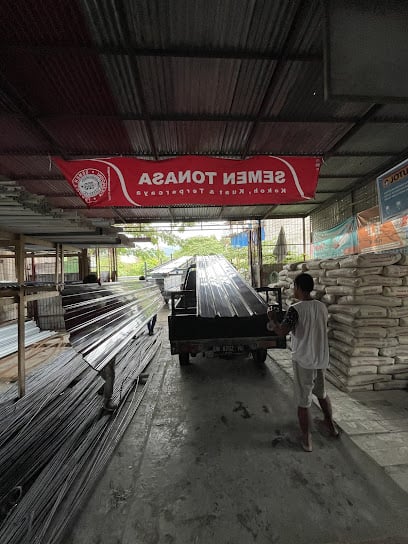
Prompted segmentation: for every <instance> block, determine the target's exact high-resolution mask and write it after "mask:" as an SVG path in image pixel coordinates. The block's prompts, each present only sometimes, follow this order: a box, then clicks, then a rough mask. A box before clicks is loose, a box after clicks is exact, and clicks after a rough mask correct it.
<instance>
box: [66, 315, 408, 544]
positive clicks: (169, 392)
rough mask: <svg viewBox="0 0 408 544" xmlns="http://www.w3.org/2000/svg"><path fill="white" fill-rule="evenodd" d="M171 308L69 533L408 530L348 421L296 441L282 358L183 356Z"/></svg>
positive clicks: (314, 535)
mask: <svg viewBox="0 0 408 544" xmlns="http://www.w3.org/2000/svg"><path fill="white" fill-rule="evenodd" d="M165 319H166V312H163V314H162V315H161V316H160V320H161V323H162V326H163V327H164V329H163V340H164V347H163V350H162V354H161V359H160V361H159V363H158V364H157V365H156V367H155V368H150V369H149V372H150V373H152V374H153V379H152V381H151V384H150V391H149V393H148V394H147V395H146V397H145V399H144V401H143V403H142V405H141V406H140V408H139V410H138V412H137V414H136V417H135V418H134V420H133V422H132V424H131V425H130V427H129V428H128V430H127V432H126V434H125V437H124V439H123V440H122V442H121V443H120V444H119V446H118V448H117V450H116V452H115V454H114V456H113V458H112V460H111V462H110V464H109V465H108V466H107V469H106V472H105V474H104V476H103V478H102V479H101V481H100V482H99V484H98V485H97V487H96V488H95V490H94V492H93V494H92V496H91V497H90V498H89V501H88V503H87V505H86V507H85V508H84V509H83V512H82V514H81V515H80V516H79V519H77V520H76V522H75V524H74V526H73V527H72V530H71V533H70V535H69V536H67V538H66V539H65V541H64V544H85V543H86V544H139V543H140V544H156V543H158V544H195V543H202V544H207V543H208V544H241V543H242V544H244V543H245V544H251V543H255V542H256V543H259V544H264V543H265V544H266V543H275V544H277V543H279V544H306V543H308V544H311V543H313V544H323V543H325V544H326V543H335V542H342V543H345V542H361V541H366V540H369V539H374V540H373V542H376V543H377V542H378V543H379V542H384V540H383V539H384V538H386V537H394V538H393V539H392V540H389V541H388V540H387V542H389V543H390V544H391V542H392V543H394V542H395V543H400V542H401V543H402V542H407V541H408V540H405V539H403V537H405V535H408V495H407V494H406V493H404V491H403V490H402V489H401V488H400V487H398V486H397V485H396V484H395V482H394V481H393V480H392V479H391V478H389V476H388V475H387V474H386V473H385V471H384V470H382V469H381V467H380V466H379V465H378V464H377V463H375V462H374V461H373V460H372V459H370V458H369V457H368V456H367V455H365V454H364V453H363V452H362V451H361V450H360V449H359V448H358V447H357V446H356V445H355V444H354V443H353V442H352V440H351V439H349V438H348V436H347V435H346V434H345V433H344V434H343V435H342V438H341V440H339V441H335V440H328V439H326V438H324V437H323V436H321V435H320V434H318V433H317V432H316V433H314V452H313V453H304V452H303V451H301V450H300V448H299V446H298V437H297V426H296V419H295V411H294V409H293V404H292V383H291V379H290V377H289V376H288V375H287V374H286V373H285V372H284V371H283V370H282V369H281V368H280V367H279V366H278V365H276V364H275V363H274V362H273V361H272V360H271V359H269V360H268V361H267V364H266V366H265V367H264V368H259V367H257V366H256V365H254V363H253V361H252V360H251V359H250V358H240V359H234V360H227V359H205V358H201V357H197V358H195V359H193V360H192V361H193V364H192V365H190V366H188V367H182V368H180V366H179V364H178V360H177V357H171V355H170V352H169V346H168V341H167V330H166V328H165ZM318 414H319V412H318V410H317V409H314V415H318ZM397 537H398V538H397ZM378 539H379V540H378Z"/></svg>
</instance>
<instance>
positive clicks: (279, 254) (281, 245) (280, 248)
mask: <svg viewBox="0 0 408 544" xmlns="http://www.w3.org/2000/svg"><path fill="white" fill-rule="evenodd" d="M287 252H288V244H287V241H286V234H285V229H284V228H283V227H281V229H280V231H279V236H278V239H277V240H276V246H275V247H274V250H273V254H274V256H275V257H276V262H278V263H282V262H283V260H284V258H285V257H286V254H287Z"/></svg>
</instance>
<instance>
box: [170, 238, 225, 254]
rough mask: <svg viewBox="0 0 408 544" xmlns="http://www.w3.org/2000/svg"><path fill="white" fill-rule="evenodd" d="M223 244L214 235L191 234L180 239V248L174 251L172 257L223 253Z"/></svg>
mask: <svg viewBox="0 0 408 544" xmlns="http://www.w3.org/2000/svg"><path fill="white" fill-rule="evenodd" d="M224 251H225V244H224V242H222V241H221V240H218V239H217V238H216V237H215V236H193V237H192V238H187V239H185V240H181V241H180V249H178V250H176V251H175V252H174V255H173V256H174V257H175V258H178V257H185V256H188V255H214V254H215V255H218V254H224Z"/></svg>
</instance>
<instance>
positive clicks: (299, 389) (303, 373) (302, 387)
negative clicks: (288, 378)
mask: <svg viewBox="0 0 408 544" xmlns="http://www.w3.org/2000/svg"><path fill="white" fill-rule="evenodd" d="M324 375H325V370H323V369H320V368H319V369H311V368H303V367H302V366H300V365H298V364H297V363H295V362H293V379H294V384H295V399H296V402H297V405H298V406H299V407H300V408H309V407H310V406H311V405H312V395H316V397H317V398H319V399H324V398H326V390H325V386H324V381H325V380H324Z"/></svg>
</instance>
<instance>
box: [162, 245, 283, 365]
mask: <svg viewBox="0 0 408 544" xmlns="http://www.w3.org/2000/svg"><path fill="white" fill-rule="evenodd" d="M192 277H193V278H194V281H193V282H190V284H189V283H188V282H189V279H188V276H187V278H186V284H185V286H184V287H185V289H184V290H183V291H180V292H179V293H178V294H173V295H172V297H173V299H176V298H177V297H178V298H177V301H176V302H175V301H173V305H172V313H171V315H170V316H169V339H170V346H171V351H172V353H173V354H175V353H179V354H182V353H187V354H188V353H192V354H194V353H198V352H201V351H206V350H209V349H219V350H220V351H222V350H223V348H230V347H234V348H238V347H241V348H242V350H243V351H248V352H255V351H257V350H266V349H269V348H284V347H286V340H285V338H281V337H278V336H276V335H275V334H274V333H273V332H270V331H268V330H267V328H266V324H267V322H268V318H267V314H266V312H267V309H268V303H267V302H266V300H265V298H263V297H262V296H261V295H260V293H259V292H257V291H256V290H255V289H253V288H252V287H251V286H250V285H249V284H248V283H247V282H246V281H245V280H244V279H243V278H242V276H241V275H240V274H239V273H238V271H237V270H236V269H235V268H234V267H233V266H232V265H231V264H230V263H229V261H227V259H225V258H224V257H222V256H219V255H211V256H206V257H203V256H200V257H196V269H195V274H194V276H192ZM237 351H239V350H237ZM265 356H266V353H265Z"/></svg>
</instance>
